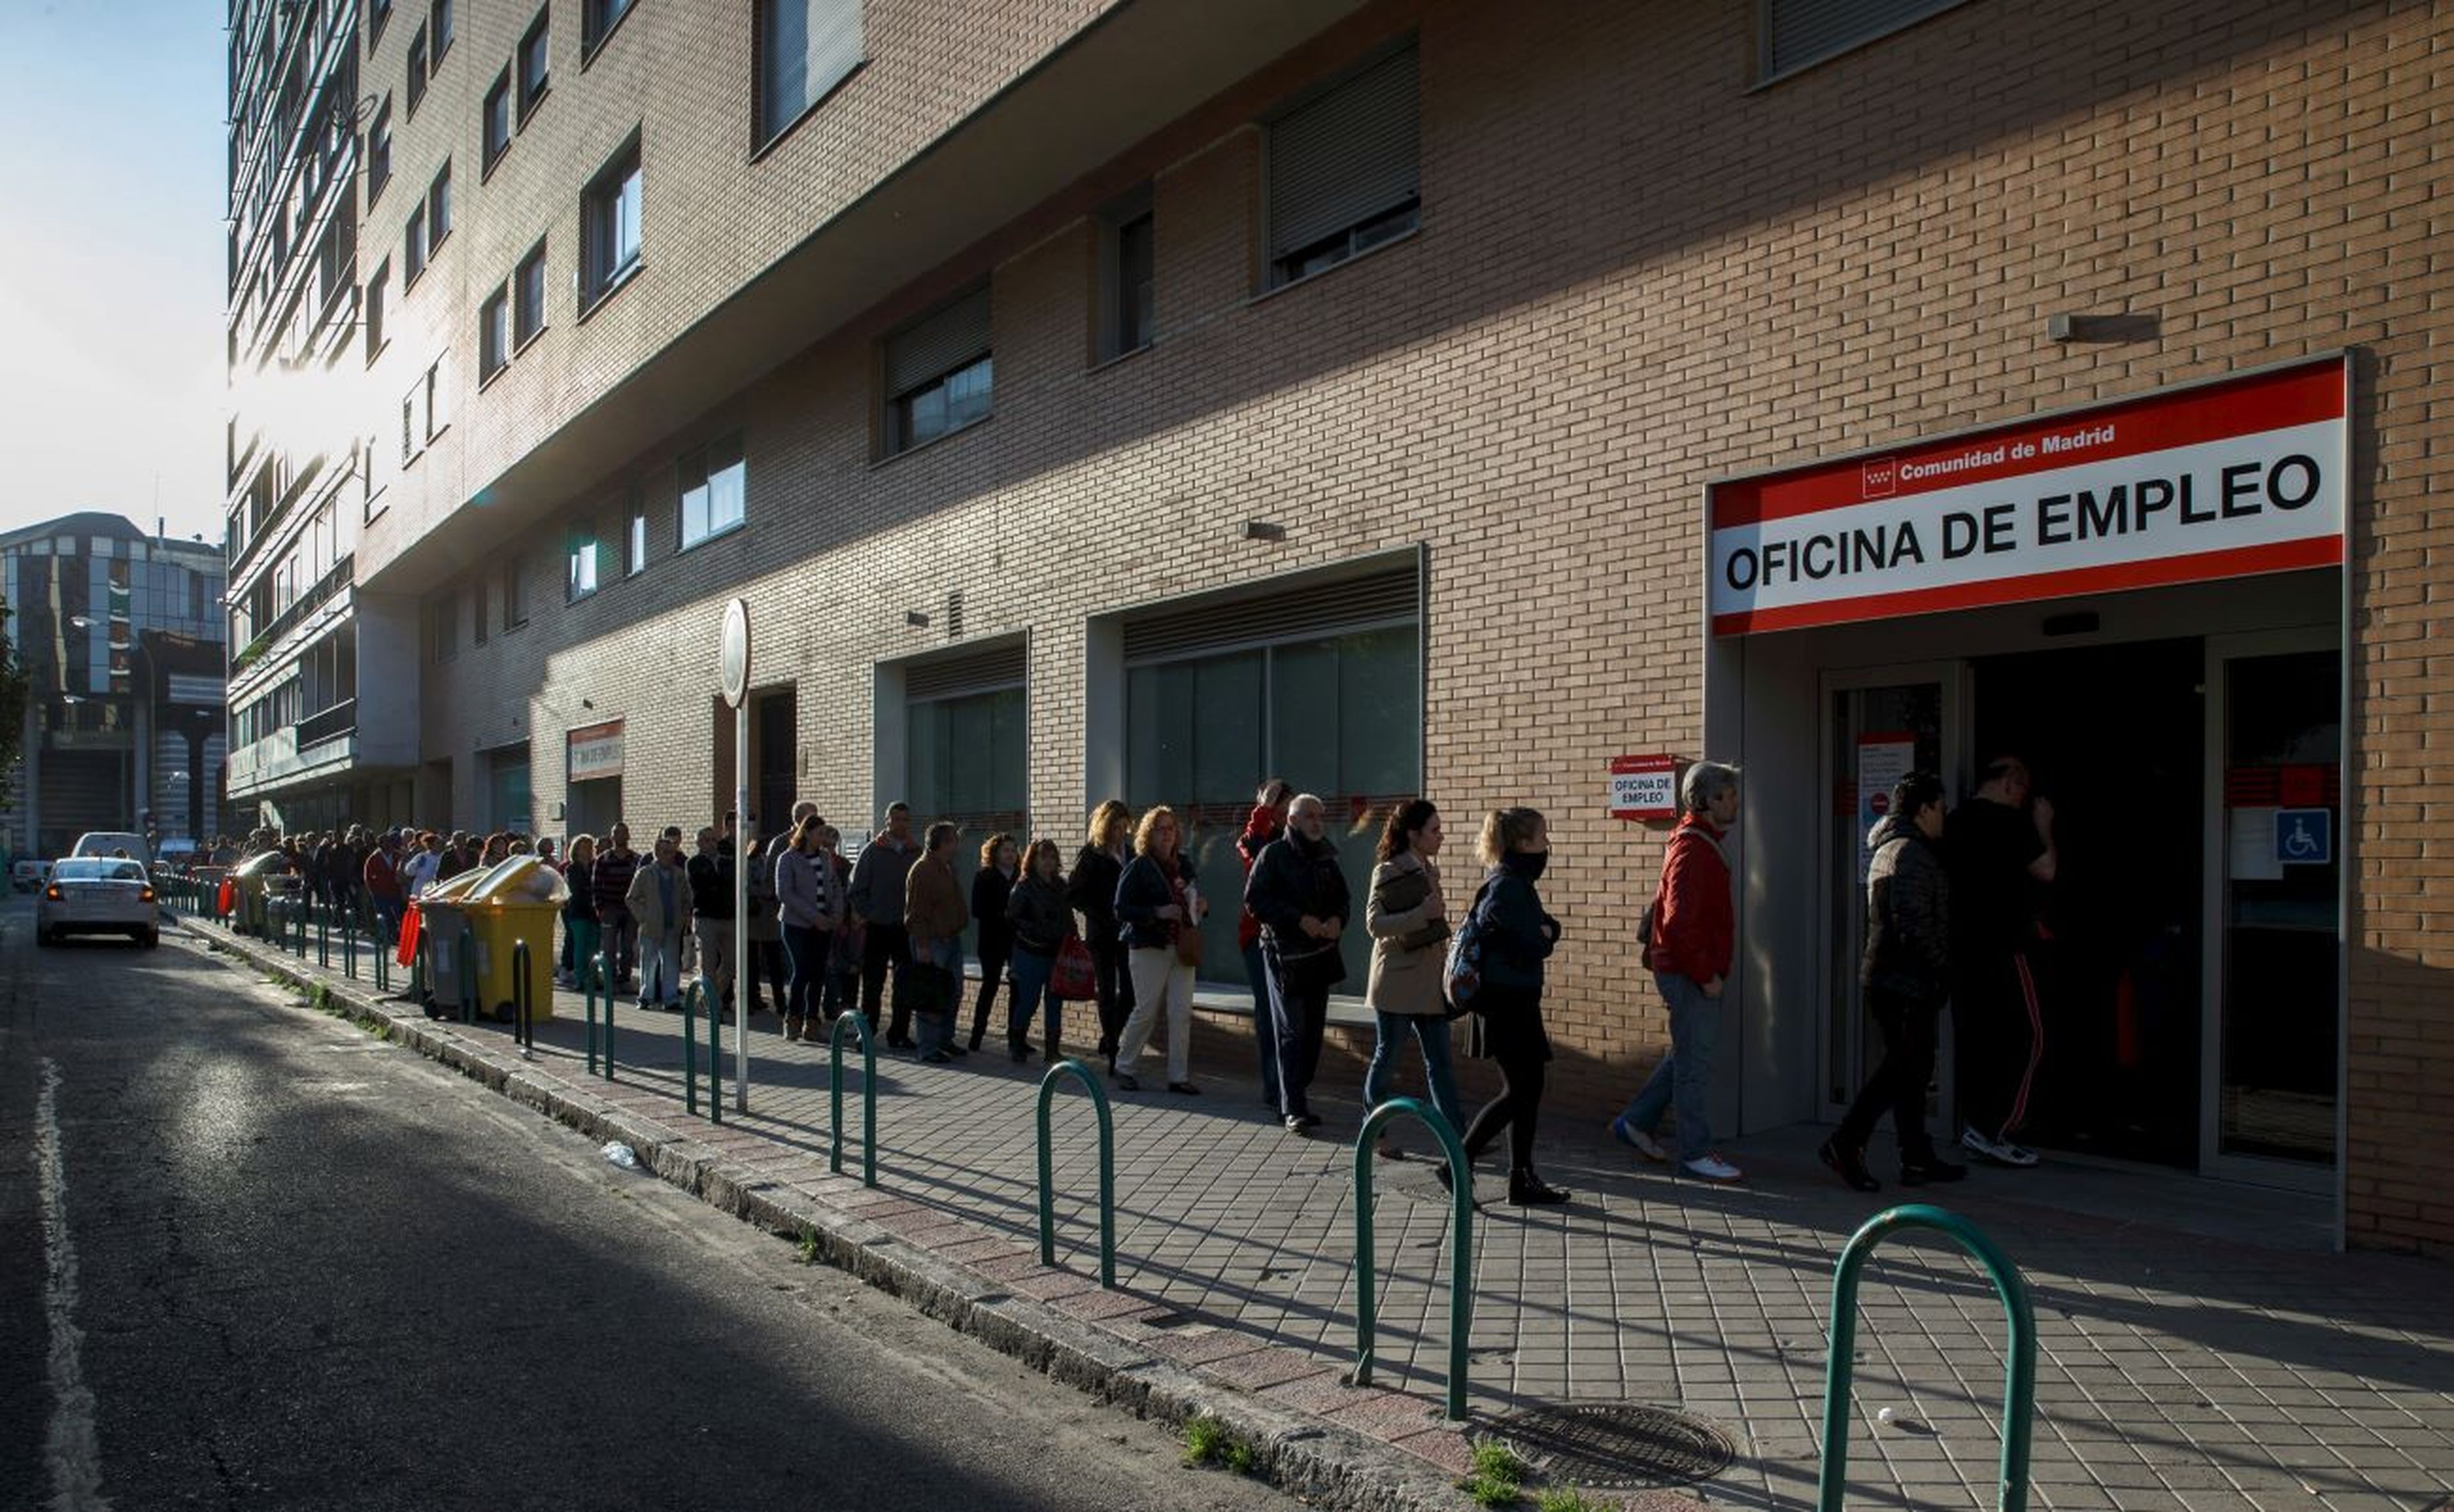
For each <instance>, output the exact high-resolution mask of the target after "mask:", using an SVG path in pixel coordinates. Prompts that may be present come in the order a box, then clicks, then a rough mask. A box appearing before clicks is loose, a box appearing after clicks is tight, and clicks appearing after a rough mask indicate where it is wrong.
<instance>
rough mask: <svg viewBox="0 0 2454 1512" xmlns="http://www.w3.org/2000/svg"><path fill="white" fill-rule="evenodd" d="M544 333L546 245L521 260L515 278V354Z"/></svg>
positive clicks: (513, 284)
mask: <svg viewBox="0 0 2454 1512" xmlns="http://www.w3.org/2000/svg"><path fill="white" fill-rule="evenodd" d="M544 330H545V243H543V242H539V243H537V244H536V246H535V248H534V249H533V250H532V251H531V252H529V254H528V255H527V256H525V257H523V258H521V259H520V266H519V268H518V269H517V271H515V272H513V274H512V350H513V352H517V351H519V350H520V349H521V348H522V347H525V346H527V345H528V344H529V343H530V342H532V341H534V340H535V339H536V338H537V335H538V333H540V332H542V331H544Z"/></svg>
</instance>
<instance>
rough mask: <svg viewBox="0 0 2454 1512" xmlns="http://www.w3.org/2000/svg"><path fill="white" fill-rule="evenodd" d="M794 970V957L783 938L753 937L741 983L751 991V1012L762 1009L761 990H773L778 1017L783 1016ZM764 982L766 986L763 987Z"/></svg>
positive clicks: (742, 968) (743, 967) (742, 970)
mask: <svg viewBox="0 0 2454 1512" xmlns="http://www.w3.org/2000/svg"><path fill="white" fill-rule="evenodd" d="M792 972H793V958H792V957H790V956H789V955H787V954H785V951H784V941H783V940H782V939H780V938H777V939H760V938H758V937H755V936H753V937H751V940H750V958H748V959H747V960H744V961H743V962H742V963H741V984H742V986H743V987H744V988H745V989H747V990H748V992H749V994H750V1011H751V1012H752V1013H757V1012H759V1011H760V1008H759V995H760V993H761V992H763V991H766V990H768V989H773V991H774V997H775V1016H776V1017H777V1018H782V1017H783V1015H784V995H785V992H786V991H787V989H788V983H789V980H790V978H791V976H792ZM761 983H764V984H765V986H763V987H762V986H761Z"/></svg>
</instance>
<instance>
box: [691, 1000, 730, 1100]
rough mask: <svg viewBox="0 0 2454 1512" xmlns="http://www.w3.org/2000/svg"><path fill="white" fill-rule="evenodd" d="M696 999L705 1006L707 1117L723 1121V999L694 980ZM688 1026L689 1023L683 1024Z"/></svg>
mask: <svg viewBox="0 0 2454 1512" xmlns="http://www.w3.org/2000/svg"><path fill="white" fill-rule="evenodd" d="M691 985H692V987H693V988H694V990H695V991H696V992H697V993H698V1000H699V1001H700V1002H701V1003H703V1004H705V1005H706V1007H707V1117H708V1121H709V1122H711V1123H722V1122H723V1121H724V999H723V998H722V997H721V996H719V995H718V994H715V993H712V992H709V991H708V990H707V984H706V983H705V982H704V981H698V982H694V983H692V984H691ZM683 1028H685V1029H687V1028H689V1025H687V1024H685V1025H683Z"/></svg>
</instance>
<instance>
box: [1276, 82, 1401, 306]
mask: <svg viewBox="0 0 2454 1512" xmlns="http://www.w3.org/2000/svg"><path fill="white" fill-rule="evenodd" d="M1415 61H1416V60H1415V49H1414V47H1413V45H1412V44H1411V43H1410V44H1409V45H1408V46H1407V47H1405V48H1404V49H1403V50H1399V51H1398V52H1394V53H1392V54H1390V55H1389V56H1387V57H1385V58H1382V59H1380V60H1379V61H1378V62H1377V63H1374V64H1372V65H1370V66H1369V67H1367V68H1365V69H1364V70H1363V71H1361V72H1359V73H1358V74H1356V75H1355V76H1354V77H1353V78H1350V79H1348V80H1346V81H1345V82H1343V83H1341V84H1339V85H1338V86H1337V87H1335V88H1334V89H1331V90H1329V91H1327V92H1325V93H1322V94H1319V95H1317V96H1315V97H1313V98H1311V99H1309V100H1306V101H1304V102H1303V103H1301V104H1299V105H1297V106H1296V107H1295V108H1293V109H1292V110H1289V111H1286V112H1285V113H1283V114H1281V115H1279V116H1278V117H1277V119H1276V120H1274V121H1272V122H1271V123H1270V135H1269V179H1270V199H1269V204H1270V282H1271V284H1272V285H1273V286H1276V285H1279V284H1286V283H1292V282H1294V281H1295V280H1296V279H1298V278H1303V277H1307V276H1309V275H1311V274H1313V273H1317V272H1320V271H1321V270H1322V269H1324V268H1329V267H1334V266H1336V265H1337V264H1338V263H1341V262H1344V261H1345V260H1346V259H1347V258H1349V257H1352V256H1354V255H1355V254H1356V253H1357V252H1362V251H1365V250H1366V249H1368V248H1371V247H1374V246H1378V244H1379V243H1381V242H1384V241H1387V240H1389V239H1390V238H1392V237H1394V236H1398V235H1402V234H1404V233H1405V232H1410V231H1412V230H1414V229H1415V226H1416V224H1417V222H1418V220H1419V218H1420V213H1421V206H1422V197H1421V176H1420V174H1419V172H1418V162H1417V159H1418V96H1417V88H1416V68H1415Z"/></svg>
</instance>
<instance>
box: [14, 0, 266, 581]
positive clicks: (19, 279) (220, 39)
mask: <svg viewBox="0 0 2454 1512" xmlns="http://www.w3.org/2000/svg"><path fill="white" fill-rule="evenodd" d="M226 13H227V7H226V4H225V0H109V3H102V0H0V184H6V185H8V186H9V190H10V203H9V210H8V215H7V218H6V221H5V222H0V455H5V456H6V457H7V458H8V466H7V469H6V471H5V473H0V477H5V479H6V481H5V483H0V531H8V530H15V529H17V528H18V527H20V526H24V525H30V524H32V523H34V522H35V521H37V520H43V519H48V518H50V517H51V516H53V515H57V514H69V513H70V512H72V511H76V510H101V511H103V512H105V513H109V514H125V515H127V516H128V517H130V518H131V519H133V520H135V521H137V522H138V523H139V524H140V525H142V526H144V527H145V528H146V529H148V530H151V528H152V526H153V520H154V516H155V515H156V514H161V515H167V516H168V517H169V520H170V527H169V528H170V531H171V534H174V535H180V536H189V535H196V534H202V535H203V536H204V537H205V539H206V540H208V541H213V542H218V541H219V540H220V539H221V536H222V524H221V516H222V501H223V490H222V471H221V470H222V460H223V455H222V453H223V424H224V421H225V419H226V417H227V413H228V409H227V402H226V400H225V397H224V377H225V359H224V347H223V331H224V327H223V323H222V319H223V312H224V303H225V296H226V294H227V292H228V284H227V272H228V250H227V248H228V244H227V241H226V239H225V238H226V235H227V232H226V231H225V229H224V225H223V220H222V215H223V212H224V199H225V194H226V191H227V185H226V183H225V178H226V175H227V171H228V170H227V166H226V165H227V162H228V151H229V145H228V135H227V131H226V129H225V128H224V126H223V124H222V116H223V112H224V111H225V110H226V109H227V105H228V102H227V100H226V99H225V91H226V90H227V88H228V73H227V70H228V55H227V52H226V46H227V44H226V42H225V40H224V33H223V30H222V23H223V19H224V16H225V14H226ZM157 499H158V504H157V502H156V501H157Z"/></svg>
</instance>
